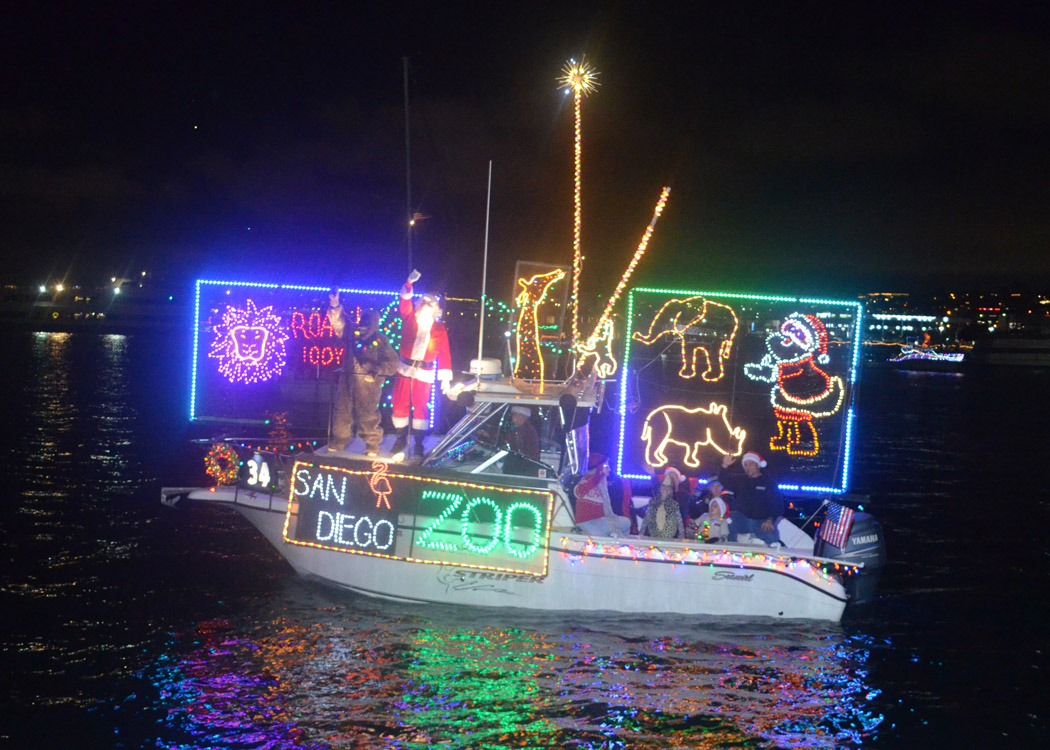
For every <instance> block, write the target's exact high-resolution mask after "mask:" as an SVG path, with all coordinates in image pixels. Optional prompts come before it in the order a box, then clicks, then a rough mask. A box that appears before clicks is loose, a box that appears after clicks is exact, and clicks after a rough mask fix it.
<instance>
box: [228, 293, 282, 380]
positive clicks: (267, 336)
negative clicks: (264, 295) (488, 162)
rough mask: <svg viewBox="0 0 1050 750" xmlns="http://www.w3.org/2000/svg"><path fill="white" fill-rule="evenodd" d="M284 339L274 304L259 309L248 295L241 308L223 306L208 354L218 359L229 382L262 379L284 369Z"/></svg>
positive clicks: (274, 375) (279, 372) (272, 376)
mask: <svg viewBox="0 0 1050 750" xmlns="http://www.w3.org/2000/svg"><path fill="white" fill-rule="evenodd" d="M287 339H288V332H287V331H285V330H284V329H283V328H281V318H280V317H279V316H277V315H275V314H274V312H273V307H272V306H271V307H264V308H263V309H262V310H258V309H256V307H255V302H253V301H252V300H250V299H249V300H247V304H246V306H245V309H243V310H241V309H239V308H237V307H234V306H233V305H230V306H228V307H227V308H226V312H224V313H223V314H222V322H221V323H219V324H217V325H216V326H215V338H214V340H213V341H212V344H211V351H209V352H208V356H209V357H212V358H214V359H218V360H219V372H221V373H222V374H223V375H224V376H225V377H226V379H227V380H229V381H230V382H231V383H244V384H251V383H263V382H265V381H267V380H269V379H271V378H274V377H276V376H278V375H280V374H281V370H282V369H284V362H285V359H286V352H285V348H284V342H285V341H286V340H287Z"/></svg>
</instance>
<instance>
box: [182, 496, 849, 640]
mask: <svg viewBox="0 0 1050 750" xmlns="http://www.w3.org/2000/svg"><path fill="white" fill-rule="evenodd" d="M190 497H191V498H194V499H199V500H207V501H212V502H219V503H231V504H233V505H234V507H236V508H237V510H238V511H239V512H240V513H241V514H242V515H244V516H245V518H247V519H248V520H249V521H250V522H251V523H252V524H253V525H254V526H255V527H256V528H257V529H259V531H260V532H261V533H262V534H263V536H265V537H266V539H267V540H269V542H270V543H271V544H272V545H273V546H274V547H275V548H276V549H277V550H278V551H279V552H280V553H281V555H282V556H284V558H285V559H286V560H287V561H288V562H289V564H291V566H292V567H293V568H294V569H295V570H296V571H297V572H298V573H299V574H301V575H303V576H306V577H308V578H313V579H318V580H321V581H324V582H326V583H328V584H332V585H335V586H338V587H341V588H345V589H349V590H352V591H355V592H358V593H361V594H365V595H368V596H373V597H381V598H386V599H394V600H399V601H408V602H418V603H435V602H436V603H443V604H457V605H471V606H481V607H519V608H523V609H539V610H550V611H570V610H572V611H589V610H609V611H618V612H628V613H658V612H661V613H681V614H687V615H736V616H745V617H775V618H804V619H815V620H830V621H838V620H839V619H840V618H841V616H842V612H843V610H844V608H845V606H846V601H847V596H846V593H845V590H844V588H843V586H842V584H841V582H840V581H839V579H838V578H837V577H835V576H828V575H826V574H825V573H823V572H822V571H821V570H820V565H819V562H818V560H817V559H815V558H812V557H811V556H807V555H803V554H795V553H787V552H785V553H781V551H777V550H773V549H770V548H768V547H767V548H759V547H753V546H748V545H721V546H719V547H717V548H716V547H713V546H711V545H707V544H702V543H699V542H682V541H675V542H671V543H666V544H660V545H659V546H656V545H657V540H648V539H644V538H643V539H639V538H637V537H631V538H626V539H610V538H606V539H593V540H592V539H590V538H589V537H587V536H586V535H581V534H578V533H571V532H566V533H562V532H559V531H558V530H553V531H552V532H551V538H550V541H549V551H548V568H547V573H546V575H545V576H534V575H527V574H519V573H507V572H500V571H489V570H484V569H479V568H472V567H465V566H461V565H456V564H434V563H430V564H425V563H421V562H412V561H405V560H396V559H391V558H388V557H372V556H369V555H363V554H350V553H347V552H343V551H339V550H333V549H323V548H318V547H311V546H303V545H301V544H292V543H289V542H287V541H286V540H285V539H284V524H285V516H286V514H285V507H286V504H285V502H284V501H282V500H277V499H276V498H275V499H273V500H272V501H270V500H267V501H266V502H259V503H258V504H255V503H251V502H250V501H249V502H245V499H244V494H243V492H242V493H241V495H240V498H239V499H238V500H237V502H236V503H234V498H235V496H234V492H233V491H232V489H231V490H229V491H224V490H221V489H220V490H219V491H207V490H200V491H197V492H194V493H191V494H190ZM257 505H258V507H257ZM650 542H651V543H652V545H653V546H650Z"/></svg>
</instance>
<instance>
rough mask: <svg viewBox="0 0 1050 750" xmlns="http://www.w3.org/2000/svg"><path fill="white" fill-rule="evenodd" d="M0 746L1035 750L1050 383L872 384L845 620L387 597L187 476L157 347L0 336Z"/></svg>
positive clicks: (1039, 736) (172, 394)
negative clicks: (880, 565) (354, 585)
mask: <svg viewBox="0 0 1050 750" xmlns="http://www.w3.org/2000/svg"><path fill="white" fill-rule="evenodd" d="M0 339H2V342H3V346H4V351H5V365H6V366H5V368H4V374H3V376H2V378H0V386H2V391H3V392H2V394H0V404H3V409H2V411H0V414H2V415H3V420H4V423H5V426H6V428H7V429H6V430H5V431H4V434H3V438H2V441H3V445H2V449H3V450H2V454H0V455H3V457H4V458H3V460H4V464H3V468H4V476H5V478H6V480H7V481H6V482H5V483H4V486H3V491H2V492H3V494H2V504H0V534H2V536H3V547H2V550H3V552H2V558H0V560H2V565H0V623H2V627H0V648H2V651H3V665H2V666H3V668H2V669H0V684H2V686H3V689H2V693H0V697H2V698H3V702H2V704H0V746H3V747H59V746H70V747H77V748H90V747H120V748H138V747H161V748H430V747H443V748H444V747H447V748H504V747H515V748H517V747H529V748H539V747H544V748H594V749H597V748H664V747H679V748H714V747H748V748H765V747H803V748H838V747H865V746H867V747H887V748H901V747H907V748H913V747H914V748H920V747H921V748H927V747H941V746H945V745H951V746H964V747H970V746H974V747H978V746H983V747H1044V746H1045V742H1046V739H1047V737H1048V722H1047V703H1048V695H1050V690H1048V689H1047V687H1046V683H1047V679H1048V677H1050V675H1048V673H1047V667H1048V665H1047V659H1046V653H1047V647H1048V641H1050V639H1048V637H1047V632H1048V629H1050V617H1048V616H1047V615H1046V610H1047V609H1050V607H1048V605H1047V599H1048V598H1050V596H1048V595H1050V490H1048V489H1047V468H1046V467H1047V464H1048V453H1050V447H1048V444H1050V441H1048V440H1047V431H1046V426H1045V425H1046V420H1047V418H1048V416H1050V373H1048V372H1046V371H1025V370H1009V369H1001V370H985V371H975V372H969V373H966V374H964V375H945V374H936V373H925V374H921V373H917V374H911V375H909V374H905V373H901V372H896V371H891V370H883V369H871V370H865V371H864V373H863V380H862V383H861V386H860V405H859V410H858V418H857V442H856V464H855V470H854V484H855V486H856V488H857V489H858V490H861V491H867V492H869V493H870V494H871V498H870V501H869V502H868V503H867V509H868V510H870V511H871V512H872V513H874V514H875V516H876V517H877V518H878V519H879V520H880V521H881V522H882V523H883V524H884V526H885V529H886V534H887V539H888V548H889V555H890V560H891V561H890V564H889V566H888V568H887V570H886V573H885V575H884V577H883V582H882V587H881V590H880V596H879V599H878V601H877V602H876V603H875V604H874V605H872V606H870V607H867V608H865V609H863V610H849V611H847V613H846V617H845V618H844V620H843V621H842V623H840V624H837V625H828V624H812V623H791V622H767V621H760V620H750V621H747V620H741V621H735V620H714V619H711V620H698V619H696V618H676V617H667V616H660V617H640V616H613V615H607V616H586V617H585V616H565V615H556V616H551V615H542V614H524V615H523V614H521V613H514V614H508V613H501V612H493V611H482V610H468V609H450V608H441V607H429V608H423V607H409V606H402V605H395V604H387V603H381V602H376V601H372V600H368V599H362V598H357V597H354V596H350V595H345V594H341V593H335V592H332V591H329V590H326V589H322V588H319V587H316V586H313V585H308V584H306V583H304V582H302V581H300V580H299V579H298V578H297V577H296V576H295V574H294V573H293V572H292V571H291V569H290V568H288V567H287V566H286V564H285V563H284V562H283V561H282V560H281V559H280V557H279V556H278V554H277V553H276V552H275V551H273V550H272V549H271V548H270V547H269V545H268V544H266V543H265V542H264V541H262V539H261V538H259V537H258V536H256V535H255V532H254V530H253V529H252V528H251V527H250V526H249V525H248V523H247V522H246V521H243V520H242V519H241V518H240V516H237V515H236V514H234V513H232V512H224V511H223V510H222V509H217V508H209V507H191V508H189V509H179V510H170V509H167V508H164V507H162V506H161V505H160V504H159V502H158V499H159V488H160V486H161V485H173V484H180V483H183V482H186V483H194V482H198V481H203V472H202V460H201V457H202V455H203V451H202V450H196V451H195V450H192V449H187V446H186V443H185V438H186V433H185V425H184V420H185V417H186V395H185V394H186V373H185V371H186V369H187V368H186V366H185V364H184V360H185V357H184V356H183V355H182V349H181V348H180V345H179V344H178V342H177V341H175V340H174V339H171V340H167V339H157V338H153V337H149V336H145V335H136V336H126V337H125V336H95V335H85V334H58V333H53V334H5V335H3V336H2V337H0Z"/></svg>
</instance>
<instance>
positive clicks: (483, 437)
mask: <svg viewBox="0 0 1050 750" xmlns="http://www.w3.org/2000/svg"><path fill="white" fill-rule="evenodd" d="M537 411H538V413H536V412H534V413H533V414H532V415H531V416H530V417H529V422H530V424H531V427H529V426H526V427H525V428H524V429H526V430H528V431H529V432H531V433H532V435H533V436H534V440H535V442H533V443H531V447H532V449H533V450H538V452H539V456H538V458H536V457H530V456H527V455H525V454H523V453H521V452H519V450H516V449H518V448H522V447H523V443H525V444H527V443H528V441H522V440H521V438H520V433H519V434H518V435H516V434H515V433H516V432H517V431H520V430H522V429H523V428H521V427H520V426H515V424H514V419H513V417H512V413H511V411H510V409H508V408H495V409H493V410H492V411H491V412H489V413H488V414H487V415H486V416H487V418H483V421H481V423H480V424H475V425H474V426H472V428H471V429H469V430H466V431H464V433H463V434H462V435H461V437H460V439H458V440H455V442H453V443H451V444H449V445H447V446H445V447H444V448H443V449H442V451H441V453H439V454H436V455H435V454H434V453H431V455H430V456H428V457H427V464H428V465H430V466H434V467H438V468H443V469H452V470H453V471H462V472H467V473H471V474H503V475H508V474H509V475H512V476H519V477H540V478H546V477H556V476H557V475H558V472H557V470H556V469H555V467H556V466H557V465H558V464H559V463H560V461H561V454H562V451H561V449H560V447H559V444H558V442H557V441H556V440H554V439H552V438H553V437H554V436H553V435H552V434H551V430H550V425H549V422H548V419H547V417H548V415H547V414H546V413H544V412H545V410H542V409H540V410H537ZM537 427H538V429H537Z"/></svg>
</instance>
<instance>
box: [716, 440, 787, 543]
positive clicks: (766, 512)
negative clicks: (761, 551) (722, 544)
mask: <svg viewBox="0 0 1050 750" xmlns="http://www.w3.org/2000/svg"><path fill="white" fill-rule="evenodd" d="M765 467H766V462H765V460H764V459H763V458H762V456H760V455H758V454H757V453H755V452H754V451H748V452H747V453H745V454H744V455H743V457H742V458H741V459H740V461H739V462H736V461H735V460H734V459H733V457H732V456H725V457H724V458H723V459H722V468H721V469H720V470H719V472H718V481H720V482H721V483H722V486H723V487H725V489H726V491H728V492H732V493H733V498H734V500H733V507H732V509H731V510H730V511H729V519H730V521H731V523H730V525H729V541H731V542H735V541H737V540H738V539H739V538H740V537H741V536H743V535H745V534H750V535H752V536H754V537H755V538H757V539H761V540H762V541H763V542H765V543H766V544H770V545H772V544H776V543H777V542H778V541H780V537H779V535H778V534H777V527H776V524H777V520H778V519H779V518H780V517H781V516H783V515H784V499H783V498H782V497H781V496H780V490H779V489H778V488H777V483H776V482H775V481H774V480H773V478H772V477H770V476H769V474H767V473H766V472H765V471H764V469H765Z"/></svg>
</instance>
